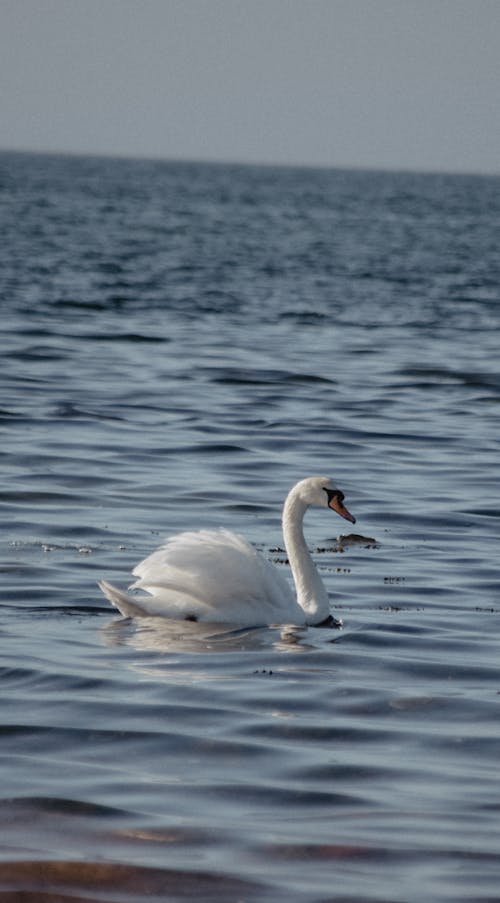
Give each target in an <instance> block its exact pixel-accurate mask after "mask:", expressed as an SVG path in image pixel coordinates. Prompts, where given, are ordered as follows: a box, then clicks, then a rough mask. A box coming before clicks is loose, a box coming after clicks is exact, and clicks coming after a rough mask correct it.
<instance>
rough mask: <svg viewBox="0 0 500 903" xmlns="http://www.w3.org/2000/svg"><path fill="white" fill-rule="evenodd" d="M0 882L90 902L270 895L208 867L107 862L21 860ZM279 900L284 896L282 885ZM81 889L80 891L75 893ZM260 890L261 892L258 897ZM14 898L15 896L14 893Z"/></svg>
mask: <svg viewBox="0 0 500 903" xmlns="http://www.w3.org/2000/svg"><path fill="white" fill-rule="evenodd" d="M0 886H1V887H2V890H3V893H4V894H11V895H17V899H18V900H20V901H21V900H22V901H24V900H27V901H35V900H37V901H40V900H47V901H52V903H63V901H69V900H81V901H83V900H85V901H88V903H104V901H106V903H109V901H113V903H118V901H120V903H121V901H123V903H143V901H144V900H145V899H146V898H151V897H156V898H157V899H168V900H169V901H172V903H178V901H179V903H180V901H184V900H200V899H203V900H206V901H207V903H225V901H228V903H229V901H231V903H233V901H234V900H235V899H238V898H243V897H244V898H247V897H248V898H249V899H250V900H252V899H259V898H262V899H265V896H264V897H261V896H260V895H265V894H266V891H267V892H270V888H266V885H265V883H264V884H263V883H261V882H257V881H247V880H244V879H241V878H238V877H231V876H228V875H224V874H221V873H218V872H216V871H214V872H207V871H201V870H200V871H182V870H178V869H168V868H163V869H159V868H157V869H155V868H147V867H141V866H137V865H133V864H130V865H125V864H123V865H122V864H117V863H105V862H102V861H98V860H97V861H94V862H92V861H90V862H89V861H87V862H81V861H80V862H71V861H67V862H61V861H57V860H55V861H51V860H43V861H29V860H25V861H18V862H10V863H9V862H7V863H0ZM273 893H276V897H275V899H276V900H277V901H279V900H280V899H284V897H283V895H282V894H281V893H280V891H279V890H278V889H276V891H274V889H273ZM75 894H78V896H75ZM257 895H259V897H258V896H257ZM11 899H13V898H12V897H11Z"/></svg>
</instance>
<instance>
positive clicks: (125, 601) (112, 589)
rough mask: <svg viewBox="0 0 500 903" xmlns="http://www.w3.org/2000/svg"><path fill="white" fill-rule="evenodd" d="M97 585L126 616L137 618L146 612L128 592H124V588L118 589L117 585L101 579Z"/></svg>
mask: <svg viewBox="0 0 500 903" xmlns="http://www.w3.org/2000/svg"><path fill="white" fill-rule="evenodd" d="M97 585H98V587H99V589H100V590H102V592H103V593H104V595H105V596H106V598H107V599H109V601H110V602H111V604H112V605H114V606H115V608H117V609H118V611H119V612H121V614H122V615H123V616H124V617H125V618H136V617H137V616H140V615H144V614H145V612H144V610H143V609H142V608H141V607H140V605H137V603H136V602H134V600H133V599H131V598H130V596H128V595H127V593H124V592H123V590H122V589H118V587H117V586H113V585H112V584H111V583H108V582H107V581H106V580H99V581H98V583H97Z"/></svg>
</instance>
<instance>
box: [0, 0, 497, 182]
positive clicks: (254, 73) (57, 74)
mask: <svg viewBox="0 0 500 903" xmlns="http://www.w3.org/2000/svg"><path fill="white" fill-rule="evenodd" d="M0 147H2V148H19V149H30V150H31V149H33V150H54V151H58V150H63V151H78V152H80V151H81V152H84V153H86V152H98V153H101V152H102V153H112V154H114V153H116V154H126V155H134V156H135V155H140V156H154V157H165V158H177V159H178V158H190V159H197V160H239V161H251V162H276V163H306V164H319V165H332V166H371V167H391V168H393V167H395V168H411V169H437V170H449V171H460V170H462V171H476V172H500V0H0Z"/></svg>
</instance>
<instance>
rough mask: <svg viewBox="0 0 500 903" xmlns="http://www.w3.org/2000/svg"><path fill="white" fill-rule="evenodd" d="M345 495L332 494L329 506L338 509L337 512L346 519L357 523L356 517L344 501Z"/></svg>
mask: <svg viewBox="0 0 500 903" xmlns="http://www.w3.org/2000/svg"><path fill="white" fill-rule="evenodd" d="M343 499H344V497H343V496H342V495H338V494H337V493H335V495H332V497H331V499H330V500H329V502H328V507H329V508H331V509H332V510H333V511H336V512H337V514H340V516H341V517H344V518H345V519H346V520H349V521H350V522H351V524H355V523H356V518H355V517H354V516H353V515H352V514H351V512H350V511H348V510H347V508H346V506H345V505H344V501H343Z"/></svg>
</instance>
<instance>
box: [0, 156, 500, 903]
mask: <svg viewBox="0 0 500 903" xmlns="http://www.w3.org/2000/svg"><path fill="white" fill-rule="evenodd" d="M499 220H500V178H494V177H479V176H477V177H476V176H447V175H442V174H441V175H439V174H436V175H431V174H427V175H419V174H412V173H390V172H386V173H381V172H363V171H360V172H357V171H341V170H326V169H325V170H315V169H294V168H273V167H244V166H228V165H208V164H194V163H184V164H183V163H167V162H152V161H131V160H118V159H116V160H114V159H100V158H90V157H87V158H84V157H82V158H79V157H62V156H43V155H29V154H11V153H3V154H0V224H1V235H2V241H1V242H0V312H1V335H2V356H1V367H0V429H1V440H2V441H1V444H0V461H1V464H2V488H1V490H0V502H1V511H2V526H3V529H2V537H1V543H0V576H1V625H0V629H1V633H2V646H1V650H2V651H1V661H0V669H1V670H0V674H1V686H2V695H1V700H0V731H1V746H0V775H1V779H2V780H1V793H2V801H1V806H0V837H1V841H0V897H1V898H2V899H5V900H19V901H20V900H23V901H25V900H32V901H40V900H46V901H51V903H56V901H57V903H59V901H64V903H66V901H69V900H78V901H99V903H101V901H102V903H104V901H113V903H115V901H116V903H130V901H133V903H138V901H141V903H142V901H145V900H151V899H155V900H169V901H177V900H179V901H181V900H182V901H185V900H197V901H199V900H203V901H214V903H218V901H221V903H225V901H235V903H237V901H247V903H253V901H259V903H260V901H266V903H267V901H269V903H274V901H277V903H279V901H282V900H283V901H285V900H286V901H287V903H327V901H328V903H340V901H342V903H344V901H349V903H355V901H356V903H361V901H363V903H375V901H377V903H393V901H396V903H410V901H424V900H425V901H426V903H429V901H431V903H465V901H467V903H491V901H498V900H499V899H500V890H499V888H500V790H499V784H500V781H499V778H500V767H499V762H500V576H499V565H498V561H499V559H498V538H499V526H500V522H499V517H500V497H499V481H498V462H499V459H500V439H499V414H500V354H499V347H500V293H499V286H500V254H499V253H498V238H497V235H498V223H499ZM314 473H329V474H331V476H332V477H333V478H334V479H335V480H336V482H337V483H338V485H339V486H340V487H341V488H342V489H343V491H344V492H345V495H346V501H347V504H348V507H349V508H350V510H352V512H353V513H354V514H355V515H356V518H357V524H356V527H355V529H356V531H358V532H357V534H356V535H351V536H349V535H348V536H347V537H346V536H344V538H343V539H339V534H341V533H343V534H346V533H348V531H349V530H350V529H351V528H350V527H349V525H346V524H345V522H343V521H340V520H339V519H338V518H335V517H334V516H333V515H330V513H326V512H325V511H316V512H313V511H311V512H310V513H309V514H308V516H307V520H306V535H307V538H308V542H309V544H310V547H311V549H312V551H313V555H314V557H315V559H316V562H317V564H318V566H319V568H320V571H321V574H322V576H323V579H324V581H325V583H326V585H327V587H328V590H329V592H330V594H331V608H332V613H333V614H335V615H336V616H337V617H340V618H342V620H343V627H342V629H321V630H320V629H317V628H294V627H293V626H286V627H282V628H278V627H269V628H262V627H259V628H255V629H238V628H237V627H234V626H232V627H229V626H227V627H225V626H224V625H206V624H205V625H203V624H197V623H190V622H174V621H172V622H169V621H161V620H155V619H145V620H143V621H136V622H133V621H129V620H124V619H122V618H121V617H120V616H119V615H118V614H117V613H116V612H115V611H114V610H112V609H111V607H110V606H109V605H108V603H107V602H106V600H105V599H104V597H103V596H102V595H101V594H100V592H99V590H98V589H97V586H96V581H97V580H98V579H100V578H102V577H104V578H107V579H110V580H111V581H112V582H114V583H117V584H118V585H121V586H126V585H127V583H128V581H129V575H130V572H131V570H132V568H133V566H134V565H135V564H136V563H137V562H138V561H140V560H141V558H143V557H144V556H145V555H146V554H147V553H148V552H150V551H151V550H152V549H153V548H154V547H155V546H156V545H158V544H159V543H160V542H161V540H162V538H163V537H164V536H166V535H169V534H170V533H173V532H176V531H179V530H183V529H191V528H193V527H204V526H216V525H221V526H225V527H228V528H230V529H234V530H236V531H238V532H241V533H244V534H245V535H246V536H247V537H248V538H249V539H250V540H251V541H252V542H253V543H255V545H256V546H257V547H258V548H259V549H260V550H261V551H262V552H263V553H264V554H265V555H266V556H267V557H269V558H271V559H272V560H274V561H275V563H276V566H277V567H279V568H280V570H282V572H283V573H284V574H285V575H288V567H287V565H286V563H285V562H284V555H283V553H282V552H281V549H282V538H281V533H280V510H281V505H282V502H283V498H284V496H285V494H286V492H287V490H288V489H289V487H290V486H291V485H292V484H293V483H294V482H295V481H296V480H298V479H300V478H302V477H304V476H307V475H310V474H314ZM346 527H347V528H348V529H346Z"/></svg>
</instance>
